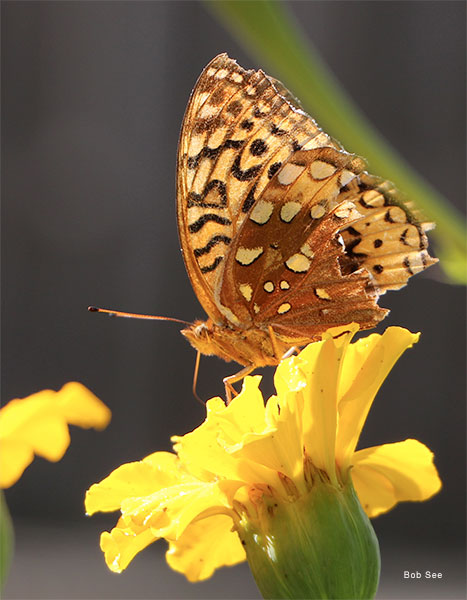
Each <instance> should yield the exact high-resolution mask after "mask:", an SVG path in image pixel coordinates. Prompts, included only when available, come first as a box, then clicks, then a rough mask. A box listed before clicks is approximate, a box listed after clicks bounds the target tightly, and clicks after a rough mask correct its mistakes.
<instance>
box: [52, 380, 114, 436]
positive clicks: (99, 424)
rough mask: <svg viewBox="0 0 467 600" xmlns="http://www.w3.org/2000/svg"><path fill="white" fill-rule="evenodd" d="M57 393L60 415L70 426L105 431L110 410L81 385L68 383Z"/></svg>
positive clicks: (74, 382) (110, 415)
mask: <svg viewBox="0 0 467 600" xmlns="http://www.w3.org/2000/svg"><path fill="white" fill-rule="evenodd" d="M58 393H59V396H58V397H57V400H58V402H59V405H60V407H61V409H62V414H63V416H64V417H65V419H66V421H67V423H69V424H70V425H76V426H78V427H82V428H83V429H88V428H89V427H93V428H94V429H105V428H106V427H107V425H108V424H109V423H110V419H111V418H112V413H111V411H110V409H109V408H108V407H107V406H106V405H105V404H103V403H102V402H101V401H100V400H99V398H97V396H95V395H94V394H93V393H92V392H91V391H90V390H88V389H87V388H86V387H85V386H84V385H83V384H82V383H79V382H77V381H70V382H69V383H66V384H65V385H64V386H63V387H62V389H61V390H60V392H58Z"/></svg>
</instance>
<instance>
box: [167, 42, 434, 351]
mask: <svg viewBox="0 0 467 600" xmlns="http://www.w3.org/2000/svg"><path fill="white" fill-rule="evenodd" d="M177 215H178V224H179V234H180V241H181V246H182V251H183V256H184V260H185V264H186V267H187V271H188V274H189V276H190V279H191V282H192V285H193V288H194V290H195V292H196V294H197V296H198V298H199V300H200V302H201V304H202V305H203V307H204V309H205V310H206V312H207V313H208V315H209V316H210V317H211V318H212V319H213V321H214V322H216V323H217V324H220V325H222V324H226V325H228V326H230V328H233V329H235V328H239V329H255V328H256V329H261V330H263V331H265V330H267V328H268V327H272V328H273V329H274V331H276V333H278V334H280V335H281V336H283V337H285V338H287V339H290V340H291V341H293V342H294V343H299V341H300V340H302V341H303V342H305V341H309V340H312V339H316V338H317V337H318V336H319V335H320V334H321V333H322V332H323V331H324V330H326V329H327V328H328V327H331V326H333V325H337V324H343V323H348V322H350V321H357V322H358V323H360V326H361V327H362V328H368V327H373V326H374V325H376V323H378V322H379V321H380V320H381V319H382V318H383V317H384V315H385V314H386V313H387V311H385V310H384V309H381V308H379V307H378V306H377V299H378V297H379V295H381V294H383V293H384V292H385V291H386V290H388V289H398V288H399V287H402V286H403V285H405V283H406V282H407V280H408V278H409V277H410V276H411V275H412V274H414V273H416V272H418V271H420V270H422V269H424V268H426V267H427V266H429V265H430V264H433V262H436V261H435V259H432V258H430V257H429V255H428V253H427V250H426V248H427V240H426V236H425V233H424V230H425V229H426V228H427V224H420V223H419V217H418V215H417V214H415V213H414V212H413V211H412V210H411V208H410V205H409V204H408V203H407V202H404V201H403V200H402V199H401V198H400V196H399V195H398V193H397V192H396V191H395V190H394V188H393V186H392V185H391V184H390V183H389V182H386V181H383V180H381V179H378V178H376V177H374V176H372V175H369V174H368V173H366V171H365V163H364V161H362V160H361V159H359V158H357V157H355V156H354V155H351V154H349V153H347V152H346V151H345V150H344V149H343V148H341V147H340V145H339V144H338V143H336V142H335V141H333V140H332V139H331V138H330V137H329V136H328V135H326V134H325V133H324V132H323V131H321V130H320V129H319V127H318V126H317V124H316V123H315V122H314V121H313V119H312V118H311V117H310V116H309V115H307V114H306V113H305V112H304V111H303V110H302V109H301V108H300V105H299V103H298V101H297V100H295V99H294V98H293V96H292V95H291V94H290V92H288V90H287V89H286V88H285V87H284V86H283V85H282V84H281V83H280V82H278V81H277V80H274V79H273V78H271V77H268V76H267V75H265V74H264V73H263V72H262V71H253V70H250V71H246V70H245V69H243V68H242V67H240V66H239V65H238V64H237V63H236V62H235V61H234V60H231V59H229V58H228V57H227V55H225V54H222V55H219V56H218V57H216V58H215V59H214V60H213V61H212V62H211V63H210V64H209V65H208V66H207V67H206V68H205V70H204V71H203V73H202V74H201V76H200V78H199V80H198V82H197V84H196V86H195V88H194V90H193V93H192V95H191V98H190V101H189V103H188V107H187V110H186V114H185V118H184V121H183V126H182V131H181V135H180V142H179V151H178V174H177Z"/></svg>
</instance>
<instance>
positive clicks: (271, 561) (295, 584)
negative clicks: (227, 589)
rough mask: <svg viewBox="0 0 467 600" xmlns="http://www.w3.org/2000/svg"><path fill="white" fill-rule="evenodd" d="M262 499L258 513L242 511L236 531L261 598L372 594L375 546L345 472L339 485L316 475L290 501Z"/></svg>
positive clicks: (377, 557) (360, 596) (377, 568)
mask: <svg viewBox="0 0 467 600" xmlns="http://www.w3.org/2000/svg"><path fill="white" fill-rule="evenodd" d="M263 500H264V502H265V503H266V507H265V508H266V510H265V511H262V512H263V518H261V519H255V520H252V519H251V518H250V519H247V517H246V516H245V517H244V518H243V519H242V520H241V522H240V526H239V528H238V533H239V535H240V538H241V540H242V543H243V545H244V548H245V550H246V554H247V558H248V562H249V565H250V568H251V571H252V573H253V576H254V578H255V580H256V583H257V585H258V587H259V589H260V591H261V593H262V595H263V597H264V598H302V599H303V598H309V599H312V598H316V599H318V598H332V599H334V600H337V599H344V598H345V599H352V600H358V599H365V600H368V599H369V598H373V597H374V595H375V594H376V590H377V588H378V581H379V573H380V555H379V545H378V540H377V538H376V535H375V532H374V530H373V527H372V526H371V523H370V521H369V519H368V517H367V516H366V514H365V513H364V511H363V509H362V507H361V505H360V503H359V501H358V498H357V495H356V493H355V491H354V488H353V485H352V481H351V479H350V477H349V478H348V480H347V483H346V484H345V485H344V486H343V487H341V488H337V487H335V486H333V485H331V484H330V483H329V482H328V481H323V480H322V479H320V478H318V481H316V480H315V482H314V484H313V487H312V489H311V491H310V492H309V493H307V494H306V495H303V496H300V497H299V498H298V499H296V500H294V501H293V502H289V503H284V502H283V501H282V502H278V501H276V500H274V499H273V498H271V497H269V498H266V497H263ZM264 515H268V516H267V518H265V517H264Z"/></svg>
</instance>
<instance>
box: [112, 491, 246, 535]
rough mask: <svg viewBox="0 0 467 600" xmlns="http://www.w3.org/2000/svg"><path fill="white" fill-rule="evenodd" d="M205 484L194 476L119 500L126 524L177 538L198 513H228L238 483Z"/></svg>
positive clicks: (197, 516)
mask: <svg viewBox="0 0 467 600" xmlns="http://www.w3.org/2000/svg"><path fill="white" fill-rule="evenodd" d="M225 483H226V482H222V481H221V482H216V483H205V482H201V481H197V480H195V479H193V480H192V481H190V482H188V481H187V482H183V483H179V484H178V485H172V486H171V487H168V488H164V489H161V490H160V491H159V492H155V493H153V494H151V495H149V496H144V497H133V498H127V499H125V500H124V501H123V502H122V518H123V519H124V521H125V523H127V524H129V523H130V522H131V523H134V524H136V525H137V526H139V527H151V529H152V531H153V533H154V535H156V536H157V537H166V538H173V539H176V538H178V537H179V536H180V535H182V533H183V532H184V530H185V529H186V527H187V526H188V525H190V523H192V522H193V521H194V520H195V519H197V518H199V517H200V516H201V515H203V516H204V515H205V514H206V513H209V514H218V513H227V514H229V513H230V512H231V508H230V507H231V504H232V496H233V495H234V494H235V491H236V490H237V489H238V487H239V486H240V485H241V484H240V483H237V484H236V486H235V485H234V486H229V485H224V484H225Z"/></svg>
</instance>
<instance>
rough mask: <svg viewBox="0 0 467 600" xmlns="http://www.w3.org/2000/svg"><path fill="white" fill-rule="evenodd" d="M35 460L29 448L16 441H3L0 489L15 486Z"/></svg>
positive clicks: (0, 457) (0, 451)
mask: <svg viewBox="0 0 467 600" xmlns="http://www.w3.org/2000/svg"><path fill="white" fill-rule="evenodd" d="M33 460H34V452H33V451H32V449H31V448H30V447H29V446H26V445H25V444H21V443H18V442H15V441H2V443H1V446H0V488H8V487H10V486H11V485H13V484H14V483H15V482H16V481H18V479H19V478H20V477H21V475H22V474H23V471H24V469H25V468H26V467H27V466H28V465H30V464H31V463H32V461H33Z"/></svg>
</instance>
